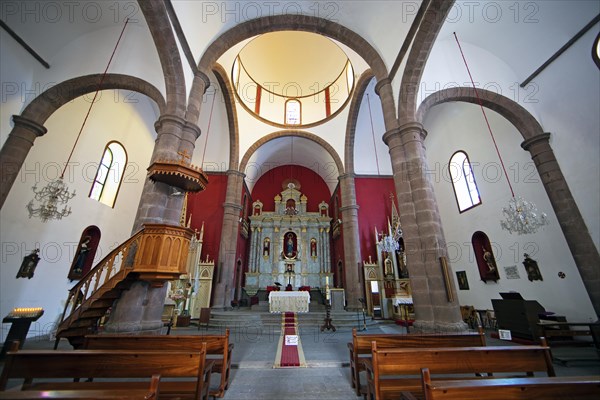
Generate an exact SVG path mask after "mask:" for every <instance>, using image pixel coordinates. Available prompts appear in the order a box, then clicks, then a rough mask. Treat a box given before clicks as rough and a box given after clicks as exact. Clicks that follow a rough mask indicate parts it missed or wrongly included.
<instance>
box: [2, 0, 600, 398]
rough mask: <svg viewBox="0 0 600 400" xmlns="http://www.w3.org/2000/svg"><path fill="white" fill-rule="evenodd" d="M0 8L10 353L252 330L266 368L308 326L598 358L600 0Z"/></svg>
mask: <svg viewBox="0 0 600 400" xmlns="http://www.w3.org/2000/svg"><path fill="white" fill-rule="evenodd" d="M0 7H1V22H2V29H1V30H0V44H1V46H0V66H1V69H0V74H1V75H0V80H1V82H2V107H1V109H0V145H1V146H2V147H1V150H0V168H1V171H0V174H1V176H2V180H1V187H0V207H1V208H0V235H1V239H0V241H1V246H2V250H1V252H0V253H1V260H0V266H1V267H0V315H2V317H4V321H3V324H2V327H1V328H0V329H1V330H0V332H1V334H2V337H1V339H0V341H1V342H3V343H4V347H5V350H6V348H7V346H8V343H9V342H10V341H11V339H14V337H12V336H13V335H17V336H18V337H20V338H21V340H22V341H24V340H25V338H29V341H31V340H32V339H33V338H39V337H44V338H49V341H50V342H51V343H52V344H54V343H56V345H58V344H59V343H61V346H60V347H62V346H64V343H65V342H68V343H69V344H70V345H72V346H73V347H74V348H76V349H79V348H81V347H82V346H84V343H86V341H85V340H86V339H85V338H86V335H90V334H97V333H103V334H119V335H132V334H134V335H157V334H158V335H160V334H161V333H162V334H164V333H165V329H166V326H168V329H169V332H170V335H175V334H176V332H177V329H180V332H182V330H183V329H186V328H187V329H188V330H187V331H185V332H186V334H190V335H194V334H196V333H197V331H196V327H198V331H199V330H200V327H201V326H202V324H203V323H205V324H206V326H212V327H215V326H217V325H218V326H219V327H227V328H231V329H233V327H234V325H236V324H237V325H239V324H240V323H243V321H250V319H248V318H254V317H251V316H252V315H266V316H265V317H262V318H264V319H265V320H268V318H272V319H271V320H270V321H271V322H269V323H272V324H273V325H275V326H279V325H280V324H281V332H282V336H281V338H282V339H281V340H283V341H284V342H285V344H284V345H282V346H281V348H282V349H284V351H283V354H279V353H278V357H280V360H281V364H280V365H279V366H284V363H285V362H284V359H286V357H288V356H287V355H286V353H285V349H286V348H288V347H292V346H294V347H297V348H298V349H299V350H300V349H302V348H304V352H305V353H306V360H304V355H303V354H302V351H298V354H299V358H298V355H296V353H294V354H295V355H294V356H292V358H294V357H296V358H298V363H299V364H298V365H303V366H306V365H310V363H311V360H310V355H311V354H314V352H313V350H311V349H310V348H309V346H310V343H307V341H306V340H304V343H302V347H300V346H299V345H298V343H297V342H294V343H291V342H290V343H287V341H288V339H285V338H292V337H295V338H296V341H297V338H298V335H299V333H298V329H299V325H300V326H301V325H302V323H303V321H304V323H305V324H308V323H311V324H314V325H315V326H316V327H317V328H318V327H321V331H322V330H323V328H326V329H327V330H328V331H330V330H331V329H333V331H335V328H333V326H335V325H336V324H337V328H338V330H339V331H340V332H345V333H342V334H345V335H351V332H352V328H358V329H359V330H360V329H361V328H362V329H364V330H367V325H368V326H369V327H371V326H377V325H378V324H381V325H383V326H387V327H388V328H389V330H398V331H402V332H404V333H407V332H411V333H412V332H414V333H441V332H444V333H454V334H459V333H461V332H462V333H464V332H467V331H475V330H476V329H477V326H478V325H481V326H482V327H483V328H484V329H486V332H487V333H488V334H493V335H495V336H494V337H495V338H497V339H502V335H509V336H512V337H513V338H518V339H522V340H523V341H532V343H533V342H536V340H537V339H538V336H539V333H540V332H545V331H544V330H543V329H542V328H541V327H540V326H541V324H542V323H548V324H551V323H558V324H559V325H554V327H556V326H558V327H559V329H571V330H573V329H575V330H577V329H578V328H577V326H579V327H583V328H582V329H584V328H585V329H587V328H589V329H590V331H591V333H590V334H589V335H590V336H591V337H592V339H593V342H594V343H595V344H596V346H598V343H600V342H599V341H600V328H598V322H599V317H598V315H599V312H600V256H599V253H598V248H600V213H599V210H600V179H598V178H599V177H600V157H598V154H599V153H600V112H599V110H600V59H599V56H600V43H599V40H600V2H599V1H598V0H573V1H567V0H554V1H535V2H532V1H522V0H517V1H513V2H494V1H487V0H484V1H478V2H470V1H462V0H456V1H454V0H411V1H401V0H393V1H379V0H376V1H369V2H366V1H287V0H286V1H256V2H254V1H252V2H249V1H248V2H246V1H229V0H227V1H219V2H215V1H182V0H137V1H134V0H111V1H91V0H84V1H77V2H68V1H53V2H45V1H38V0H15V1H5V2H4V1H3V2H2V4H1V5H0ZM583 160H585V161H583ZM291 312H293V313H295V316H293V317H292V316H291V315H288V314H287V313H291ZM280 314H281V315H280ZM311 314H312V315H313V317H310V315H311ZM268 315H270V317H269V316H268ZM23 316H24V318H22V319H26V320H27V328H26V329H24V331H21V332H16V331H17V329H16V328H15V329H13V328H14V327H16V326H17V325H18V324H19V322H18V321H17V320H18V319H19V317H23ZM165 316H166V317H165ZM357 316H359V317H358V322H357ZM165 318H166V319H165ZM273 318H274V319H273ZM165 321H166V322H165ZM215 321H217V322H215ZM273 321H275V322H273ZM324 321H325V322H324ZM567 322H569V323H571V325H568V324H567ZM11 323H12V325H11ZM29 323H31V325H29ZM323 323H324V325H322V324H323ZM560 324H563V325H560ZM576 324H580V325H576ZM305 326H306V325H305ZM192 328H193V329H192ZM288 329H291V330H290V331H288ZM294 329H296V331H294ZM373 329H374V330H377V329H378V328H373ZM386 329H387V328H386ZM540 329H542V330H540ZM384 331H385V330H384ZM228 332H229V331H228ZM284 332H288V333H286V334H284ZM390 332H391V331H390ZM286 335H287V336H286ZM344 337H345V336H344ZM349 337H350V339H349V340H350V341H352V339H351V338H352V336H349ZM585 339H586V340H592V339H590V338H585ZM289 340H292V339H289ZM237 345H238V344H237V343H236V346H237ZM344 346H345V343H344ZM55 348H56V346H55ZM5 350H3V355H4V354H5ZM225 353H226V352H225ZM236 357H239V355H235V350H234V356H233V360H234V363H239V362H242V360H240V359H239V358H236ZM340 357H343V359H344V360H345V361H347V360H346V358H347V349H345V350H344V353H343V355H342V356H340ZM499 359H500V358H499ZM226 361H227V359H226V358H225V362H222V364H227V362H226ZM229 361H230V362H231V359H230V360H229ZM499 362H500V361H499ZM353 365H354V364H352V362H351V363H350V366H351V368H359V367H358V366H357V365H354V366H353ZM361 365H362V364H361ZM352 366H353V367H352ZM361 368H362V367H361ZM224 371H225V370H222V371H221V372H220V376H221V378H217V379H225V378H224V377H225V375H227V377H228V376H229V375H228V373H229V372H228V371H227V372H224ZM353 371H354V370H353ZM352 373H354V372H352ZM594 375H600V373H599V372H598V371H597V370H596V372H595V373H594ZM216 376H218V375H216ZM349 376H350V374H348V377H349ZM227 379H228V378H227ZM348 379H349V378H348ZM353 379H354V378H353ZM599 379H600V378H599ZM213 380H214V379H213ZM233 382H235V381H233ZM227 384H228V383H227ZM227 384H226V383H225V381H222V382H221V386H220V387H219V390H221V391H220V392H218V393H219V396H218V397H223V393H225V398H228V397H227V394H226V393H227V392H226V391H225V392H223V390H225V389H226V388H227V387H226V385H227ZM355 384H356V383H355V381H354V380H353V381H352V385H353V386H352V387H353V388H354V385H355ZM363 384H364V382H363ZM223 385H225V389H223V387H222V386H223ZM348 385H349V383H348ZM369 385H373V388H372V389H373V390H374V391H376V392H377V394H375V392H374V393H372V394H373V398H386V397H384V396H383V395H381V396H380V394H379V392H378V390H379V387H378V385H377V384H376V383H372V382H371V383H369V384H368V385H367V386H369ZM0 386H1V385H0ZM159 387H160V385H159ZM369 387H370V386H369ZM0 390H1V388H0ZM350 390H351V391H352V389H350ZM358 390H359V392H358V393H359V394H360V388H359V389H358ZM368 390H370V389H368ZM229 398H242V397H229ZM243 398H245V397H243ZM323 398H326V397H323ZM331 398H346V397H343V396H342V397H335V396H333V397H331ZM515 398H516V397H515Z"/></svg>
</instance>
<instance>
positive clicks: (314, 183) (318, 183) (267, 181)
mask: <svg viewBox="0 0 600 400" xmlns="http://www.w3.org/2000/svg"><path fill="white" fill-rule="evenodd" d="M289 178H293V179H296V180H297V181H298V182H300V186H301V187H300V188H299V189H298V190H299V191H300V192H301V193H302V194H304V195H305V196H306V197H308V201H307V203H306V211H309V212H317V211H319V203H320V202H322V201H324V202H327V201H328V200H329V199H330V198H331V193H329V188H328V187H327V184H326V183H325V182H324V181H323V178H321V177H320V176H319V175H317V174H316V173H315V172H314V171H313V170H311V169H309V168H306V167H302V166H300V165H283V166H281V167H276V168H273V169H271V170H269V171H268V172H267V173H266V174H264V175H263V176H261V177H260V178H259V179H258V181H257V182H256V184H255V185H254V188H253V189H252V201H257V200H260V201H261V202H262V203H263V211H275V201H274V200H273V198H274V197H275V195H277V194H279V193H281V191H282V190H283V188H282V186H281V184H282V183H283V181H285V180H286V179H289ZM329 215H330V216H332V215H333V214H331V212H330V213H329Z"/></svg>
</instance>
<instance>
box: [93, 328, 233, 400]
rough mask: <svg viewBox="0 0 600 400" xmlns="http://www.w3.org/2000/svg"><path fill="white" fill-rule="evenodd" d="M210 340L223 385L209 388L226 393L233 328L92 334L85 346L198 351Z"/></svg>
mask: <svg viewBox="0 0 600 400" xmlns="http://www.w3.org/2000/svg"><path fill="white" fill-rule="evenodd" d="M203 343H206V357H207V359H209V360H211V361H213V362H214V366H213V370H212V372H216V373H219V374H220V375H221V380H220V382H219V387H218V388H216V389H211V390H210V391H209V393H210V395H211V396H216V397H223V395H224V394H225V390H227V388H228V387H229V376H230V370H231V353H232V350H233V344H231V343H229V329H226V330H225V334H224V335H199V336H197V335H179V336H174V335H170V336H160V335H134V336H129V335H128V336H125V335H88V336H86V337H85V341H84V344H83V348H84V349H90V350H91V349H97V350H109V349H120V350H166V351H174V350H185V351H198V350H199V349H200V348H202V345H203Z"/></svg>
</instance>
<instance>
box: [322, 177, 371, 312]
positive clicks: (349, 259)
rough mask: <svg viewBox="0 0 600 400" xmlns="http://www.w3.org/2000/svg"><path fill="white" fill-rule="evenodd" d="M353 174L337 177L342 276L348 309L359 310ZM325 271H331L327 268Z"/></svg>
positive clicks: (359, 293) (358, 254)
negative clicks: (339, 201) (340, 200)
mask: <svg viewBox="0 0 600 400" xmlns="http://www.w3.org/2000/svg"><path fill="white" fill-rule="evenodd" d="M354 177H355V175H354V174H343V175H340V177H339V178H338V179H339V181H340V193H341V195H342V204H343V206H342V207H340V212H341V213H342V237H343V240H344V264H345V265H344V276H345V291H346V301H347V303H348V310H359V309H361V304H360V302H359V301H358V299H359V298H361V297H362V287H361V285H360V279H359V276H358V271H359V265H360V264H361V259H360V244H359V243H358V238H359V237H360V235H359V231H358V209H359V206H358V205H357V204H356V185H355V180H354ZM325 272H331V271H329V270H327V271H325Z"/></svg>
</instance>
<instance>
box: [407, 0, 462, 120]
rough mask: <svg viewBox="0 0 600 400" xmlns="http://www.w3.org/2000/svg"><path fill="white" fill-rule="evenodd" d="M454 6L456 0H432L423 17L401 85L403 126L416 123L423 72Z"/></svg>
mask: <svg viewBox="0 0 600 400" xmlns="http://www.w3.org/2000/svg"><path fill="white" fill-rule="evenodd" d="M453 5H454V0H432V1H431V4H430V5H429V7H428V8H427V11H426V12H425V15H424V16H423V21H422V22H421V26H420V27H419V31H418V32H417V35H416V36H415V39H414V42H413V45H412V48H411V50H410V54H409V56H408V59H407V60H406V67H405V68H404V74H403V75H402V82H401V84H400V95H399V97H398V120H399V121H400V124H401V125H402V124H405V123H409V122H413V121H415V113H416V111H417V101H418V99H417V92H418V88H419V84H420V83H421V77H422V76H423V70H424V69H425V65H426V64H427V60H428V58H429V54H430V53H431V49H432V48H433V44H434V43H435V39H436V38H437V35H438V33H439V31H440V29H441V28H442V25H444V22H445V21H446V17H447V15H448V13H449V12H450V9H451V8H452V6H453Z"/></svg>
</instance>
